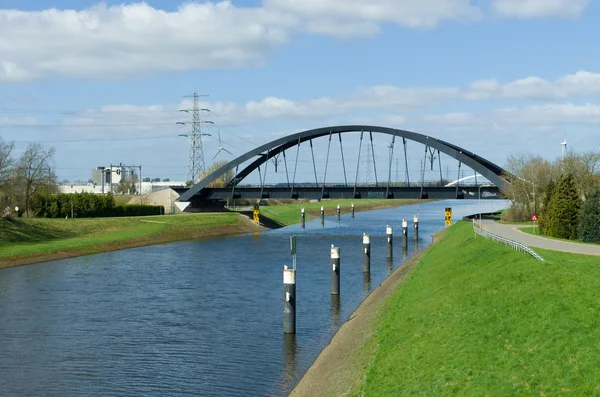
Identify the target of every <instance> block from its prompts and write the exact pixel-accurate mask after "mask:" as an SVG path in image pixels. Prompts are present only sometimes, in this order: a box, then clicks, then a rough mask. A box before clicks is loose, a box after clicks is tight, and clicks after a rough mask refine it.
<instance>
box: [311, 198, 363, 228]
mask: <svg viewBox="0 0 600 397" xmlns="http://www.w3.org/2000/svg"><path fill="white" fill-rule="evenodd" d="M351 212H352V219H354V203H352V207H351ZM341 213H342V210H341V208H340V205H339V204H338V205H337V220H338V221H340V219H341ZM300 214H301V217H302V218H301V221H300V223H301V225H302V229H304V228H305V227H306V211H305V210H304V207H302V209H301V210H300ZM324 224H325V207H323V206H321V226H323V225H324Z"/></svg>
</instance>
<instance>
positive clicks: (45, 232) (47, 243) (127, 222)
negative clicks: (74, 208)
mask: <svg viewBox="0 0 600 397" xmlns="http://www.w3.org/2000/svg"><path fill="white" fill-rule="evenodd" d="M159 222H160V223H159ZM238 223H239V217H238V215H237V214H235V213H222V214H199V215H179V216H161V217H139V218H95V219H22V220H21V219H19V220H17V221H13V222H6V221H0V261H7V260H11V259H15V258H23V257H28V256H39V255H46V254H52V253H56V252H64V251H73V252H74V253H80V254H83V253H91V252H95V251H98V252H101V251H104V250H106V249H102V248H109V247H101V246H102V245H106V244H111V243H116V242H123V241H131V240H140V239H143V238H148V237H150V236H152V237H154V238H155V239H156V240H158V241H161V240H162V241H168V240H172V239H174V237H175V235H176V234H180V235H186V234H195V233H198V232H199V231H201V230H199V229H209V228H213V227H215V226H219V227H222V226H228V225H236V224H238Z"/></svg>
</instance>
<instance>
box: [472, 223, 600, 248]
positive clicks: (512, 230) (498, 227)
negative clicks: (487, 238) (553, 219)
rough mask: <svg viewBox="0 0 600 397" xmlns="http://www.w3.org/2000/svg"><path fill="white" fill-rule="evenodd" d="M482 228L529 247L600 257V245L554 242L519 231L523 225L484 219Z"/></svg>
mask: <svg viewBox="0 0 600 397" xmlns="http://www.w3.org/2000/svg"><path fill="white" fill-rule="evenodd" d="M482 227H483V229H484V230H487V231H488V232H490V233H494V234H497V235H498V236H501V237H504V238H508V239H511V240H514V241H517V242H519V243H521V244H525V245H526V246H528V247H532V248H533V247H536V248H542V249H548V250H553V251H562V252H571V253H574V254H585V255H600V245H594V244H580V243H571V242H568V241H561V240H554V239H550V238H545V237H539V236H534V235H531V234H527V233H523V232H522V231H520V230H519V228H522V227H524V226H522V225H506V224H502V223H498V222H496V221H493V220H490V219H483V221H482Z"/></svg>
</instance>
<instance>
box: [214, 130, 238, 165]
mask: <svg viewBox="0 0 600 397" xmlns="http://www.w3.org/2000/svg"><path fill="white" fill-rule="evenodd" d="M217 133H218V134H219V150H218V151H217V154H215V157H217V156H219V163H220V162H221V152H222V151H223V152H227V153H229V154H231V155H232V156H233V153H231V152H230V151H229V150H227V149H225V148H224V147H223V146H221V131H218V130H217ZM215 157H213V160H214V159H215Z"/></svg>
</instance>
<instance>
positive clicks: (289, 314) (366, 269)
mask: <svg viewBox="0 0 600 397" xmlns="http://www.w3.org/2000/svg"><path fill="white" fill-rule="evenodd" d="M337 210H338V218H339V212H340V206H339V205H338V207H337ZM352 213H353V214H354V206H353V208H352ZM324 214H325V209H324V208H323V207H321V221H323V219H324ZM304 221H305V218H304V208H303V209H302V226H303V227H304ZM413 225H414V239H415V247H418V245H417V242H418V238H419V218H418V216H416V215H415V216H414V218H413ZM385 235H386V259H387V261H386V262H387V264H388V267H390V265H392V267H393V257H394V246H393V244H394V235H393V229H392V227H391V226H390V225H386V227H385ZM362 244H363V282H365V283H368V284H370V278H371V236H370V235H368V234H367V233H363V236H362ZM402 248H403V252H404V254H405V259H406V255H407V250H408V222H407V221H406V220H405V219H403V220H402ZM415 249H418V248H415ZM290 252H291V254H292V268H291V269H289V268H288V267H287V266H284V270H283V287H284V288H283V291H284V317H283V332H284V333H286V334H295V333H296V236H292V237H290ZM330 259H331V295H332V296H336V297H338V299H339V296H340V295H341V292H340V277H341V276H340V275H341V267H340V265H341V255H340V247H336V246H335V245H333V244H332V245H331V251H330Z"/></svg>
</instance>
